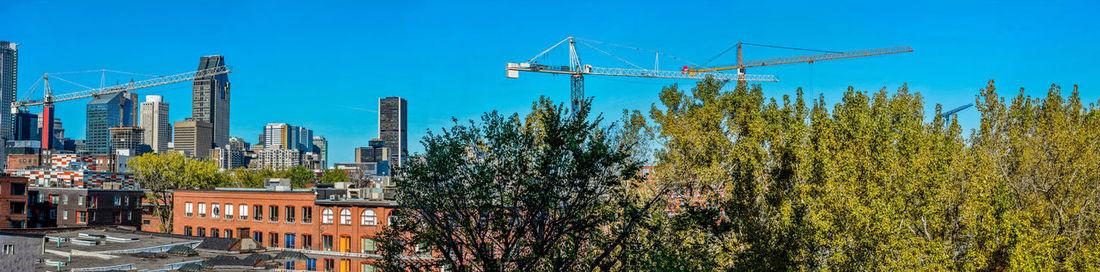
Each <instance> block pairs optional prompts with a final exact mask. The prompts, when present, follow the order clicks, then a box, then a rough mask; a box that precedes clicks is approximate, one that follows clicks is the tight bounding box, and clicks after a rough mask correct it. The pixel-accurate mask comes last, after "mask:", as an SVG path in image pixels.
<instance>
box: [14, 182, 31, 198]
mask: <svg viewBox="0 0 1100 272" xmlns="http://www.w3.org/2000/svg"><path fill="white" fill-rule="evenodd" d="M25 194H27V184H23V183H12V184H11V195H25Z"/></svg>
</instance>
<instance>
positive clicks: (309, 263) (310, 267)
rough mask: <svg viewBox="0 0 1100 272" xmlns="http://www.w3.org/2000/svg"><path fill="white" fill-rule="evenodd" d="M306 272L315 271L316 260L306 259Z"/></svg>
mask: <svg viewBox="0 0 1100 272" xmlns="http://www.w3.org/2000/svg"><path fill="white" fill-rule="evenodd" d="M306 270H309V271H313V270H317V259H308V260H306Z"/></svg>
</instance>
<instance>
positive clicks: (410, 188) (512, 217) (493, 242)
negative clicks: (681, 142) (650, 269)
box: [381, 98, 656, 271]
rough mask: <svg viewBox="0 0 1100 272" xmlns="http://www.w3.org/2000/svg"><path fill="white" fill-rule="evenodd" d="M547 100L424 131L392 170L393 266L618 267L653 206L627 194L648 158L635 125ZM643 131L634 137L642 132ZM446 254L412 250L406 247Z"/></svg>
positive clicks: (388, 252)
mask: <svg viewBox="0 0 1100 272" xmlns="http://www.w3.org/2000/svg"><path fill="white" fill-rule="evenodd" d="M588 110H589V109H588V108H587V107H583V108H581V109H578V110H577V111H575V112H573V113H568V111H567V110H564V109H563V107H562V106H561V105H555V104H553V103H552V102H551V101H549V100H548V99H545V98H543V99H541V100H539V101H538V102H536V103H534V106H533V107H532V113H530V114H529V115H527V116H526V118H521V117H520V116H519V115H516V114H513V115H511V116H503V115H501V114H499V113H496V112H493V113H488V114H486V115H484V116H483V117H482V118H481V121H480V122H478V123H475V122H473V121H470V122H469V124H459V123H458V122H457V121H456V124H455V125H454V126H453V127H451V128H449V129H444V130H442V131H441V132H440V133H439V134H436V133H430V132H429V134H428V135H427V136H426V137H424V139H423V140H422V141H421V142H422V143H423V144H424V146H425V154H424V156H423V159H418V160H410V161H409V162H408V163H407V164H406V166H405V167H402V168H399V169H397V170H396V171H395V172H396V173H399V174H397V175H396V176H395V182H396V184H397V187H398V188H399V190H398V192H399V193H398V202H399V203H400V205H401V207H400V209H399V210H398V211H396V214H397V216H395V217H391V219H392V220H395V221H394V222H395V224H394V225H393V226H392V227H391V228H387V229H386V231H385V233H384V235H383V238H382V239H381V240H382V241H383V243H382V252H383V255H384V262H383V264H384V265H385V268H386V269H390V270H427V268H426V267H427V266H432V265H446V266H449V267H451V268H453V269H455V270H457V271H589V270H611V269H613V268H614V267H618V266H621V265H622V263H620V262H619V261H620V260H623V259H624V256H623V254H625V253H627V252H631V251H629V250H624V248H623V246H624V245H626V244H627V243H628V242H629V241H631V239H630V237H631V234H633V233H635V229H636V228H637V226H639V224H637V223H638V222H639V221H641V219H642V216H643V213H642V212H641V211H644V210H645V207H644V206H642V207H639V205H638V204H639V203H647V204H650V205H652V204H653V203H656V201H649V202H641V201H638V200H637V199H635V198H634V196H633V195H632V194H630V193H628V192H629V191H630V186H631V181H632V180H636V179H637V178H638V173H639V166H640V164H641V162H640V161H639V160H638V159H637V158H636V157H635V152H633V150H634V149H635V148H636V147H637V146H636V143H637V142H636V141H635V140H631V138H630V137H625V136H627V135H628V133H623V132H622V131H620V130H618V129H615V128H613V126H612V127H602V126H601V125H600V123H601V121H602V118H601V117H596V118H594V119H593V120H591V121H590V120H589V119H588ZM635 138H636V137H635ZM413 245H418V247H419V248H422V249H428V250H430V251H431V252H434V254H436V256H437V257H439V258H438V260H439V261H438V262H417V261H414V259H410V258H404V257H402V255H410V254H415V253H410V252H409V248H411V247H412V246H413Z"/></svg>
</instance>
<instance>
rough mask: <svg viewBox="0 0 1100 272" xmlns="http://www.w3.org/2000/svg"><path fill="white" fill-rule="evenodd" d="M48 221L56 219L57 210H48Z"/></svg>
mask: <svg viewBox="0 0 1100 272" xmlns="http://www.w3.org/2000/svg"><path fill="white" fill-rule="evenodd" d="M50 219H57V209H50Z"/></svg>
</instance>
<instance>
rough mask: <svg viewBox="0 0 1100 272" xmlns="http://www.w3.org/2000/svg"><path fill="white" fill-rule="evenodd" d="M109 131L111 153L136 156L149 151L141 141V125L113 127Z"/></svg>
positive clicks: (142, 132)
mask: <svg viewBox="0 0 1100 272" xmlns="http://www.w3.org/2000/svg"><path fill="white" fill-rule="evenodd" d="M110 132H111V137H110V138H111V145H110V146H111V155H117V156H131V157H136V156H141V154H143V153H146V152H149V151H151V150H150V149H149V146H148V145H145V144H143V143H142V139H143V134H145V130H144V129H142V128H141V127H113V128H111V129H110Z"/></svg>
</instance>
